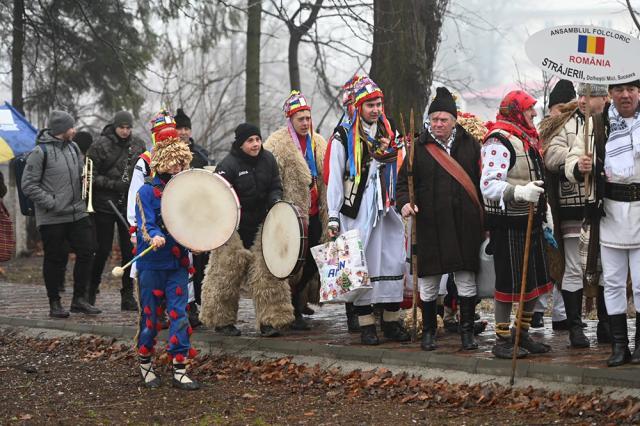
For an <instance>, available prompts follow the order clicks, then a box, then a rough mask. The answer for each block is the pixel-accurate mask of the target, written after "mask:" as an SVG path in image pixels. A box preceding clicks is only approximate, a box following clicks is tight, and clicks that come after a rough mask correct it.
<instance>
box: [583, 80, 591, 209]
mask: <svg viewBox="0 0 640 426" xmlns="http://www.w3.org/2000/svg"><path fill="white" fill-rule="evenodd" d="M586 89H587V93H586V94H585V96H586V98H587V102H586V107H585V111H584V153H585V155H589V156H590V155H591V153H590V152H589V151H590V148H591V147H590V139H591V138H590V136H591V132H590V131H589V118H590V117H591V105H590V102H589V99H590V98H591V85H590V84H589V83H587V84H586ZM589 179H590V173H585V175H584V193H585V196H587V197H588V196H589V192H590V190H591V183H590V181H589Z"/></svg>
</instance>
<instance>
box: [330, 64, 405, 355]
mask: <svg viewBox="0 0 640 426" xmlns="http://www.w3.org/2000/svg"><path fill="white" fill-rule="evenodd" d="M352 90H353V99H354V112H353V116H352V117H351V119H350V120H349V121H348V122H345V123H343V124H342V125H341V126H340V127H338V129H337V131H336V133H335V134H334V136H333V140H332V142H331V147H330V148H329V149H330V154H329V159H330V160H329V161H330V165H329V169H330V170H329V185H328V188H327V205H328V209H329V225H328V231H329V236H330V237H333V236H337V235H338V234H339V233H341V232H347V231H350V230H352V229H358V230H359V231H360V238H361V239H362V243H363V246H364V250H365V258H366V260H367V267H368V269H369V276H370V277H371V281H372V284H373V288H372V289H370V290H367V291H366V292H363V293H362V294H361V295H360V296H359V297H358V299H356V300H355V301H354V305H355V309H356V313H357V314H358V320H359V322H360V327H361V340H362V343H363V344H365V345H377V344H378V343H379V342H378V336H377V333H376V326H375V317H374V315H373V306H372V305H373V304H378V303H379V304H381V305H382V307H383V309H384V311H383V316H382V330H383V332H384V335H385V337H387V338H389V339H392V340H396V341H406V340H408V339H409V335H408V334H407V332H406V331H405V330H404V328H403V327H402V324H401V323H400V321H399V320H400V302H401V301H402V298H403V276H404V260H405V248H404V226H403V224H402V219H401V218H400V215H399V214H398V212H397V211H396V210H395V208H394V204H395V200H394V198H395V197H394V189H395V185H394V182H393V180H394V175H395V170H396V169H395V166H396V164H395V162H396V161H397V156H398V148H399V147H398V146H397V145H396V140H395V133H394V131H393V130H392V129H391V125H390V124H389V121H388V120H387V117H386V116H385V114H384V108H383V94H382V90H380V88H379V87H378V86H377V85H376V84H375V83H374V82H373V81H372V80H371V79H370V78H369V77H367V76H363V77H360V78H359V79H358V80H357V81H356V82H355V83H354V84H353V88H352Z"/></svg>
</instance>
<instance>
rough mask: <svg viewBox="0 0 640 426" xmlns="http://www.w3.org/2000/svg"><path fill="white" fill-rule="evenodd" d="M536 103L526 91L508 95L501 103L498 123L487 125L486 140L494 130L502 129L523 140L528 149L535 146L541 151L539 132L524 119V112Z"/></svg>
mask: <svg viewBox="0 0 640 426" xmlns="http://www.w3.org/2000/svg"><path fill="white" fill-rule="evenodd" d="M536 102H537V101H536V100H535V98H534V97H533V96H531V95H530V94H528V93H527V92H525V91H524V90H513V91H511V92H509V93H507V95H506V96H505V97H504V99H502V102H500V109H499V110H498V114H497V115H496V122H495V123H493V122H489V123H488V125H487V128H488V129H489V131H488V132H487V135H486V136H485V140H486V139H487V137H488V136H489V135H490V134H491V132H492V131H493V130H496V129H500V130H504V131H506V132H509V133H511V134H512V135H514V136H516V137H518V138H519V139H521V140H522V141H523V142H524V144H525V148H526V149H528V147H529V146H533V147H535V148H536V149H537V150H540V144H539V141H538V131H537V130H536V128H535V127H533V126H530V125H529V123H527V120H526V118H525V117H524V112H525V111H526V110H527V109H529V108H531V107H532V106H534V105H535V104H536Z"/></svg>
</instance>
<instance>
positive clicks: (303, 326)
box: [290, 289, 311, 331]
mask: <svg viewBox="0 0 640 426" xmlns="http://www.w3.org/2000/svg"><path fill="white" fill-rule="evenodd" d="M301 296H302V294H301V293H300V291H299V289H296V292H295V293H294V294H293V295H292V296H291V304H292V305H293V318H294V319H293V322H292V323H291V326H290V327H291V329H292V330H298V331H306V330H311V326H310V325H309V323H307V321H305V319H304V317H303V316H302V309H303V307H304V303H303V302H302V300H301Z"/></svg>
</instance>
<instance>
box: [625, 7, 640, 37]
mask: <svg viewBox="0 0 640 426" xmlns="http://www.w3.org/2000/svg"><path fill="white" fill-rule="evenodd" d="M626 2H627V9H629V14H630V15H631V19H633V23H634V24H635V25H636V28H637V29H638V31H640V22H638V12H636V11H635V9H634V8H633V7H631V0H626Z"/></svg>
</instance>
